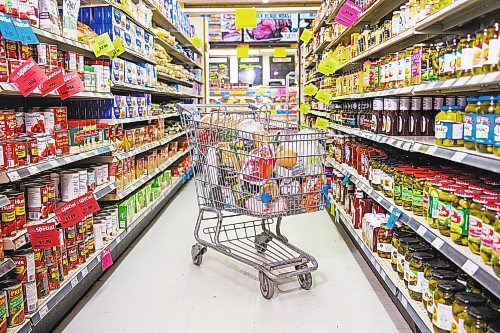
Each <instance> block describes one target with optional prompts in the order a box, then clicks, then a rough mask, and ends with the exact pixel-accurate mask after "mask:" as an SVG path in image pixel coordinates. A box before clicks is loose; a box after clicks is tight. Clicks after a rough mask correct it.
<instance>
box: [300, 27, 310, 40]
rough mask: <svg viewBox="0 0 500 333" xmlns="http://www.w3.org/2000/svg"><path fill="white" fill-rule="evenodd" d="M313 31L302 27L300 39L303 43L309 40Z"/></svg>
mask: <svg viewBox="0 0 500 333" xmlns="http://www.w3.org/2000/svg"><path fill="white" fill-rule="evenodd" d="M312 35H313V33H312V31H311V30H309V29H304V30H303V31H302V34H301V35H300V40H301V41H303V42H304V43H308V42H309V41H310V40H311V37H312Z"/></svg>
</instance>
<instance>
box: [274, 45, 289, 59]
mask: <svg viewBox="0 0 500 333" xmlns="http://www.w3.org/2000/svg"><path fill="white" fill-rule="evenodd" d="M274 57H275V58H286V47H275V48H274Z"/></svg>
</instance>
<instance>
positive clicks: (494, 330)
mask: <svg viewBox="0 0 500 333" xmlns="http://www.w3.org/2000/svg"><path fill="white" fill-rule="evenodd" d="M499 97H500V96H499ZM488 333H500V320H498V321H495V322H494V323H491V324H489V325H488Z"/></svg>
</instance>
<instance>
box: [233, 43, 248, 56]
mask: <svg viewBox="0 0 500 333" xmlns="http://www.w3.org/2000/svg"><path fill="white" fill-rule="evenodd" d="M248 50H249V48H248V45H238V47H236V56H237V57H238V58H248Z"/></svg>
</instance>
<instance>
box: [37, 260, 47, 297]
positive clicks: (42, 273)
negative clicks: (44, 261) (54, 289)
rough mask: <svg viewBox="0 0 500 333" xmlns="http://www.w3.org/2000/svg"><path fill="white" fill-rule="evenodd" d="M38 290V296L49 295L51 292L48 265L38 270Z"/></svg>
mask: <svg viewBox="0 0 500 333" xmlns="http://www.w3.org/2000/svg"><path fill="white" fill-rule="evenodd" d="M36 291H37V296H38V298H44V297H47V295H48V294H49V276H48V271H47V268H46V267H44V268H40V269H37V270H36Z"/></svg>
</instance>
